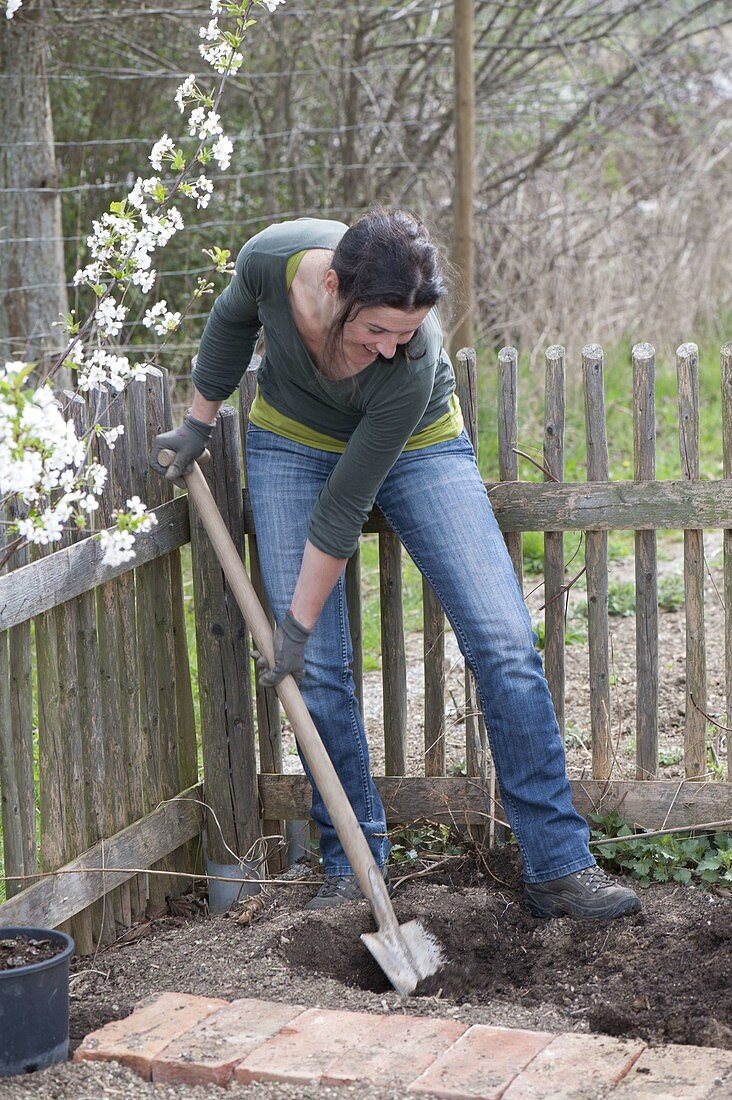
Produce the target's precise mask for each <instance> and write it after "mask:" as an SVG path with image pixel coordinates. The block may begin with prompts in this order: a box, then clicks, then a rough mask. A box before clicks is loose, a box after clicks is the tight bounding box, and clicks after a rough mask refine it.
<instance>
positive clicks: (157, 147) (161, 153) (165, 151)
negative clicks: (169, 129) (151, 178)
mask: <svg viewBox="0 0 732 1100" xmlns="http://www.w3.org/2000/svg"><path fill="white" fill-rule="evenodd" d="M174 153H175V142H174V141H173V139H172V138H169V137H168V135H167V134H163V136H162V137H161V138H158V140H157V141H156V142H155V144H154V145H153V147H152V151H151V153H150V156H149V157H148V160H149V161H150V163H151V164H152V166H153V168H154V169H155V171H156V172H159V171H160V170H161V169H162V167H163V160H165V159H170V158H171V157H172V156H173V155H174Z"/></svg>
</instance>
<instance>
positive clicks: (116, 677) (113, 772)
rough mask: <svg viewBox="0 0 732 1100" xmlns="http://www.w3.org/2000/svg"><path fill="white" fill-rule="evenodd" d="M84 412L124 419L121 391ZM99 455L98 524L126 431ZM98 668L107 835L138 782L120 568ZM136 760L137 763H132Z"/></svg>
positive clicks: (120, 902)
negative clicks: (103, 478)
mask: <svg viewBox="0 0 732 1100" xmlns="http://www.w3.org/2000/svg"><path fill="white" fill-rule="evenodd" d="M89 415H90V417H91V419H92V422H93V423H96V424H99V425H102V426H103V427H114V426H116V425H117V424H124V423H125V397H124V394H119V395H117V396H114V395H112V394H111V393H107V392H106V391H104V390H92V391H91V392H90V394H89ZM95 449H96V453H97V454H98V457H99V461H100V462H101V463H102V464H103V465H104V466H106V467H107V469H108V470H109V478H108V482H107V487H106V490H105V492H104V494H103V495H102V497H101V498H100V506H99V511H98V513H97V514H98V516H99V521H100V524H101V526H103V527H110V526H112V525H113V524H114V516H113V512H114V509H115V508H119V507H124V505H125V501H126V500H128V499H129V497H130V496H131V490H132V482H131V473H130V465H129V437H128V435H127V433H125V434H124V435H122V436H121V437H120V438H119V439H118V440H117V442H116V444H115V446H114V449H113V450H112V449H110V448H109V447H108V446H107V444H106V443H105V442H104V440H103V439H102V438H101V437H98V438H97V440H96V448H95ZM96 599H97V634H98V638H99V668H100V676H101V684H102V708H103V723H104V731H105V749H106V752H105V772H106V784H107V821H106V827H105V836H112V835H113V834H114V833H116V832H118V831H119V830H120V829H121V828H123V827H124V826H125V825H127V824H129V820H130V811H129V790H130V783H131V782H132V783H139V782H141V769H140V766H139V759H138V756H137V752H138V747H139V744H140V727H139V712H138V694H139V680H138V669H137V648H136V642H135V630H136V628H135V578H134V574H133V573H124V574H123V575H122V576H120V577H117V578H116V580H113V581H109V582H108V583H107V584H104V585H101V586H100V587H99V588H97V589H96ZM135 765H136V766H135ZM111 902H112V905H113V907H114V916H115V921H116V923H117V924H118V925H120V926H121V927H123V928H126V927H129V924H130V922H131V920H132V902H131V886H130V884H129V883H125V884H124V885H123V886H120V887H119V888H118V889H117V890H115V891H114V893H113V894H112V895H111Z"/></svg>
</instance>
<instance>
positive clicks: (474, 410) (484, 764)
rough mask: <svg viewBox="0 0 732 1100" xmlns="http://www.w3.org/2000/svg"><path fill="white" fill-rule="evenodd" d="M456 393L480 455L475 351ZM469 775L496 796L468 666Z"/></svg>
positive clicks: (460, 364)
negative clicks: (488, 785) (487, 783)
mask: <svg viewBox="0 0 732 1100" xmlns="http://www.w3.org/2000/svg"><path fill="white" fill-rule="evenodd" d="M455 389H456V392H457V395H458V399H459V401H460V408H461V409H462V412H463V420H464V422H465V431H466V432H467V434H468V438H469V439H470V442H471V443H472V444H473V448H474V450H475V452H476V455H477V452H478V378H477V370H476V356H475V350H474V349H473V348H462V349H461V350H460V351H459V352H458V353H457V355H456V356H455ZM465 774H466V776H471V777H476V778H478V779H480V780H481V781H485V779H486V777H487V776H488V775H489V774H490V788H491V793H492V794H494V793H495V782H496V779H495V769H493V768H491V766H490V761H489V758H488V734H487V730H486V726H485V719H484V718H483V712H482V710H481V707H480V698H479V696H478V688H477V685H476V682H475V677H474V676H473V673H472V672H471V671H470V669H469V668H468V666H467V664H466V665H465ZM471 832H472V835H473V836H474V838H475V840H476V841H478V842H479V843H480V842H483V841H485V840H486V839H487V837H488V835H489V832H490V826H487V827H486V826H479V827H478V828H477V829H473V830H471Z"/></svg>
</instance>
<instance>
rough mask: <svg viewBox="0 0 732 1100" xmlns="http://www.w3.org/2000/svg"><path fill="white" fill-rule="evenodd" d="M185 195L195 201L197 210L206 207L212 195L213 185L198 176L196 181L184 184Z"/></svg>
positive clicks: (204, 177)
mask: <svg viewBox="0 0 732 1100" xmlns="http://www.w3.org/2000/svg"><path fill="white" fill-rule="evenodd" d="M185 193H186V194H187V195H188V197H189V198H191V199H195V200H196V206H197V207H198V209H199V210H201V209H203V208H204V207H206V206H208V204H209V201H210V199H211V195H212V194H213V183H212V182H211V180H210V179H208V177H207V176H199V177H198V179H196V180H193V181H192V182H191V183H188V184H186V190H185Z"/></svg>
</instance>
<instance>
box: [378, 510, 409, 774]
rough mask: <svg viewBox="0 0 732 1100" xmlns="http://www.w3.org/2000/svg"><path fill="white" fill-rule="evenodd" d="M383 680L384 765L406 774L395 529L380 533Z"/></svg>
mask: <svg viewBox="0 0 732 1100" xmlns="http://www.w3.org/2000/svg"><path fill="white" fill-rule="evenodd" d="M379 596H380V611H381V683H382V687H383V693H384V695H383V697H384V767H385V768H386V774H387V775H406V774H407V656H406V651H405V648H404V605H403V602H402V544H401V542H400V541H399V538H398V536H397V535H395V534H394V532H393V531H384V532H383V533H382V534H381V535H379Z"/></svg>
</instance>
